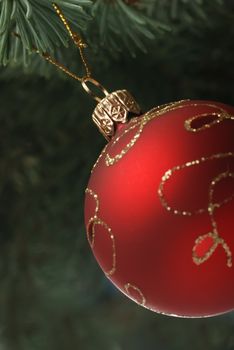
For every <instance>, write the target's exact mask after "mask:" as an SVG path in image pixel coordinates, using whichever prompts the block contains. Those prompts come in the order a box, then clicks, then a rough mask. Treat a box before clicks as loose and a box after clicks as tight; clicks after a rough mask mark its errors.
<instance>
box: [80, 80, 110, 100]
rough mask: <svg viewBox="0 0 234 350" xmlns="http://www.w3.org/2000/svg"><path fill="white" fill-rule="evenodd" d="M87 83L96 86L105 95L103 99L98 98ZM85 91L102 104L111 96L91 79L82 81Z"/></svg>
mask: <svg viewBox="0 0 234 350" xmlns="http://www.w3.org/2000/svg"><path fill="white" fill-rule="evenodd" d="M87 83H91V84H92V85H95V86H96V87H97V88H98V89H99V90H100V91H101V92H102V93H103V94H104V96H103V97H99V96H96V95H95V93H94V92H93V91H92V90H91V89H90V88H89V87H88V85H87ZM81 85H82V86H83V89H84V90H85V91H86V92H87V93H88V94H89V95H90V96H92V97H93V98H94V100H95V101H97V102H100V101H101V100H102V99H103V98H104V97H106V96H108V95H109V92H108V91H107V90H106V89H105V88H104V87H103V86H102V85H101V84H100V83H99V82H98V81H97V80H95V79H93V78H91V77H84V78H83V79H82V81H81Z"/></svg>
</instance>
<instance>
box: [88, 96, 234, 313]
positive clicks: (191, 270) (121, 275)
mask: <svg viewBox="0 0 234 350" xmlns="http://www.w3.org/2000/svg"><path fill="white" fill-rule="evenodd" d="M191 103H197V104H198V106H190V104H191ZM204 103H205V104H206V103H207V104H213V105H214V104H215V105H217V106H219V107H221V108H224V109H225V110H226V111H227V112H228V113H229V114H232V115H234V108H233V107H230V106H226V105H223V104H220V103H216V102H210V101H186V102H182V104H183V105H184V107H183V108H181V109H178V110H174V111H169V112H167V113H165V114H163V115H162V116H159V117H156V118H154V119H152V120H151V121H149V122H148V123H147V125H146V126H145V127H144V129H143V132H142V134H141V135H140V137H139V139H138V140H137V141H136V143H135V145H134V146H133V147H132V148H131V149H130V150H129V151H128V152H127V153H126V154H125V155H124V156H123V157H122V159H120V160H119V161H118V162H116V163H115V164H113V165H111V166H107V165H106V163H105V158H106V154H107V152H108V153H109V154H110V155H111V156H114V155H115V154H117V153H118V152H120V151H121V150H122V149H123V148H124V147H125V146H126V144H127V143H128V142H129V141H130V140H131V139H132V137H133V136H134V134H135V133H136V130H137V128H136V129H134V130H131V131H130V132H129V133H127V134H126V135H125V136H123V137H122V138H121V139H120V140H119V142H118V143H116V144H114V145H113V142H114V140H116V137H118V136H119V135H121V134H122V133H123V132H124V130H126V129H128V128H129V127H130V124H127V125H125V126H124V127H122V128H121V129H120V130H118V131H117V133H116V135H115V137H114V138H113V139H112V140H111V142H110V143H109V144H108V146H107V148H106V150H105V152H104V153H103V155H102V157H101V158H100V160H99V162H98V164H97V166H96V167H95V168H94V170H93V173H92V175H91V177H90V180H89V183H88V188H89V189H91V190H92V191H93V192H94V193H96V194H97V196H98V199H99V209H98V217H99V218H100V220H102V221H103V222H105V223H106V225H108V227H110V228H111V230H112V233H113V235H114V240H115V253H116V270H115V272H114V273H113V275H111V276H108V278H110V279H111V281H112V282H113V283H114V284H115V285H116V286H117V287H118V288H119V289H120V290H121V291H122V292H123V293H125V294H126V295H128V296H129V297H131V298H132V299H133V300H135V301H136V302H138V303H142V302H143V297H142V295H143V296H144V299H145V302H144V306H145V307H147V308H149V309H152V310H153V311H156V312H160V313H166V314H172V315H178V316H185V317H202V316H211V315H215V314H219V313H224V312H227V311H230V310H232V309H234V266H232V267H228V266H227V264H226V261H227V259H226V254H225V251H224V249H223V248H222V247H221V245H219V246H218V247H217V249H216V250H215V252H214V253H213V254H212V255H211V256H210V258H209V259H208V260H207V261H205V262H203V263H202V264H200V265H196V264H195V263H194V261H193V259H192V249H193V247H194V244H195V240H196V239H197V238H198V237H199V236H202V235H205V234H206V233H208V232H210V231H212V227H211V222H210V217H209V215H208V212H204V213H203V214H199V215H192V216H190V217H188V216H180V215H174V214H173V213H172V212H169V211H167V210H166V209H165V208H164V207H163V206H162V204H161V202H160V200H159V196H158V187H159V184H160V181H161V178H162V176H163V175H164V173H165V172H166V171H167V170H168V169H171V168H173V167H174V166H176V165H181V164H184V163H186V162H190V161H192V160H195V159H199V158H201V157H208V156H210V155H213V154H216V153H225V152H234V121H232V120H225V121H224V122H222V123H220V124H216V125H214V126H212V127H211V128H209V129H206V130H202V131H200V132H196V133H192V132H188V131H187V130H186V129H185V127H184V121H185V120H186V119H188V118H191V117H193V116H195V115H197V114H202V113H213V112H217V110H218V109H217V110H216V108H215V107H209V106H204ZM140 118H142V117H140ZM224 171H229V172H232V173H233V172H234V158H228V159H218V160H213V161H208V162H205V163H203V164H200V165H198V166H196V167H192V168H188V169H185V170H183V171H178V172H177V173H175V174H174V175H173V176H172V177H171V179H170V180H169V181H168V182H167V183H166V184H165V196H166V199H167V201H168V202H169V203H170V205H171V206H173V207H174V208H178V209H180V210H183V209H185V210H190V211H192V210H195V209H198V208H201V207H204V208H207V205H208V195H209V185H210V183H211V181H212V179H213V178H215V177H216V176H217V175H218V174H220V173H222V172H224ZM233 193H234V181H233V180H231V179H229V180H226V181H222V182H220V183H219V184H218V185H217V189H216V190H215V192H214V197H215V202H220V201H222V200H223V199H225V198H227V197H228V196H230V195H232V194H233ZM94 210H95V202H94V198H93V197H92V196H91V195H90V194H86V200H85V222H86V225H87V224H88V222H89V220H90V218H91V217H93V216H94V214H95V213H94ZM233 215H234V201H233V200H232V201H230V202H228V203H227V204H225V205H223V206H222V207H221V208H219V209H217V210H216V211H215V219H216V222H217V225H218V229H219V233H220V235H221V237H222V238H223V239H224V240H225V242H226V243H227V244H228V246H229V248H230V250H231V252H232V254H233V265H234V220H233ZM89 235H91V233H89ZM211 245H212V240H211V239H209V238H207V240H205V241H204V242H203V244H202V245H201V246H200V247H199V248H198V250H197V252H198V254H203V252H204V250H206V249H209V248H210V246H211ZM93 253H94V256H95V257H96V259H97V261H98V263H99V265H100V267H101V268H102V269H103V271H104V272H107V271H110V269H111V267H112V264H113V245H112V241H111V239H110V235H109V234H108V232H107V230H106V229H105V228H104V227H103V226H101V225H96V227H95V242H94V245H93ZM127 284H131V285H133V286H135V287H136V288H138V289H139V290H140V291H141V293H142V295H141V294H140V293H139V291H138V289H134V288H133V287H131V288H130V289H128V290H126V288H125V286H126V285H127Z"/></svg>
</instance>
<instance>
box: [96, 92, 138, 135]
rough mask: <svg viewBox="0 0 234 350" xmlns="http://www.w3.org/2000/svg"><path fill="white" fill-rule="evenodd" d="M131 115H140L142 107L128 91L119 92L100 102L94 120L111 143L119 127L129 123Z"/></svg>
mask: <svg viewBox="0 0 234 350" xmlns="http://www.w3.org/2000/svg"><path fill="white" fill-rule="evenodd" d="M129 113H133V114H140V113H141V110H140V107H139V105H138V104H137V102H136V101H135V100H134V98H133V97H132V95H131V94H130V93H129V92H128V91H127V90H118V91H115V92H112V93H110V94H107V95H106V97H104V98H103V99H102V100H100V102H99V103H98V105H97V106H96V108H95V110H94V112H93V115H92V118H93V121H94V123H95V124H96V125H97V127H98V129H99V130H100V132H101V133H102V134H103V136H104V137H105V138H106V139H107V141H110V140H111V138H112V137H113V136H114V134H115V131H116V128H117V125H118V124H119V123H122V124H124V123H127V122H128V116H129Z"/></svg>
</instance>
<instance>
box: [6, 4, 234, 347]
mask: <svg viewBox="0 0 234 350" xmlns="http://www.w3.org/2000/svg"><path fill="white" fill-rule="evenodd" d="M56 3H57V4H58V5H59V6H60V7H61V9H62V10H63V12H64V14H65V16H66V18H67V19H68V21H69V23H70V24H71V26H72V29H73V30H74V31H75V32H77V33H79V34H81V36H82V37H83V38H84V41H85V42H87V43H88V48H87V49H86V55H87V56H88V60H89V62H90V64H91V66H92V72H93V75H94V77H95V78H97V80H98V81H100V82H101V83H102V84H103V85H104V86H105V87H107V88H108V90H110V91H112V90H113V91H114V90H117V89H121V88H126V89H127V90H129V91H130V92H131V93H132V94H133V95H134V96H135V97H136V100H137V101H138V102H139V104H140V105H141V107H142V109H143V110H149V109H150V108H151V107H153V106H156V105H159V104H161V103H166V102H170V101H175V100H180V99H184V98H197V99H198V98H199V99H212V100H218V101H221V102H225V103H229V104H233V102H234V101H233V89H234V70H233V60H234V26H233V23H234V2H233V1H232V0H194V1H189V0H171V1H166V0H93V1H90V0H71V1H68V0H57V2H56ZM36 51H38V52H39V53H37V52H36ZM44 53H48V54H50V55H51V56H52V57H54V58H55V59H56V60H58V61H59V62H61V63H62V64H63V65H65V66H67V67H69V69H71V70H72V71H73V72H77V73H78V74H79V73H80V74H82V69H81V67H82V66H81V61H80V59H79V57H78V52H77V50H76V49H75V47H74V44H73V43H72V41H71V40H70V38H69V35H68V33H67V31H66V29H65V27H64V25H63V23H62V22H61V20H60V19H59V17H58V16H57V14H56V13H55V11H54V9H53V7H52V1H51V0H1V1H0V63H1V68H0V89H1V90H0V91H1V95H0V106H1V109H0V123H1V128H0V132H1V137H0V144H1V148H0V149H1V159H0V178H1V182H0V194H1V207H0V218H1V235H0V238H1V254H0V273H1V278H0V286H1V292H0V320H1V322H0V325H1V328H0V329H1V334H0V348H1V349H3V350H8V349H9V350H29V349H30V350H34V349H35V350H42V349H43V350H46V349H50V350H52V349H56V350H65V349H66V350H68V349H69V350H70V349H72V350H73V349H84V350H94V349H95V350H96V349H97V350H125V349H126V350H131V349H134V350H137V349H143V348H144V349H147V350H153V349H167V350H176V349H178V350H181V349H186V348H188V347H189V348H190V349H191V350H193V349H194V350H202V349H206V350H208V349H212V350H219V349H220V350H221V349H222V350H232V349H234V336H233V326H234V318H233V314H232V313H230V314H228V315H224V316H219V317H217V318H211V319H194V320H184V319H176V318H170V317H166V316H161V315H157V314H154V313H152V312H150V311H147V310H144V309H143V308H140V307H138V306H137V305H135V304H134V303H131V302H130V301H129V300H127V299H126V298H125V297H124V296H122V295H121V294H120V293H119V292H118V291H116V289H115V288H114V287H113V286H112V285H110V284H109V282H108V280H107V279H106V278H105V277H104V276H103V273H102V272H101V271H100V269H99V268H98V267H97V264H96V262H95V260H94V258H93V256H92V253H91V251H90V249H89V247H88V244H87V240H86V235H85V228H84V224H83V199H84V189H85V187H86V184H87V181H88V177H89V173H90V170H91V168H92V165H93V163H94V162H95V160H96V158H97V157H98V155H99V153H100V151H101V149H102V148H103V146H104V144H105V140H104V139H103V138H102V136H101V135H100V134H99V133H98V131H97V130H96V128H95V127H94V125H93V124H92V122H91V114H92V109H93V107H94V104H93V102H92V100H90V99H89V97H87V96H86V95H85V94H84V93H83V90H82V89H81V86H80V84H78V83H77V81H75V80H72V79H69V78H67V76H66V75H65V74H64V73H62V72H60V71H59V70H58V69H56V67H54V66H52V65H50V64H49V63H48V62H47V61H46V60H45V59H43V57H42V56H43V54H44ZM211 297H212V296H211Z"/></svg>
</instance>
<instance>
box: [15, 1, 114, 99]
mask: <svg viewBox="0 0 234 350" xmlns="http://www.w3.org/2000/svg"><path fill="white" fill-rule="evenodd" d="M52 6H53V8H54V10H55V12H56V13H57V15H58V16H59V18H60V19H61V21H62V22H63V24H64V26H65V28H66V30H67V32H68V34H69V36H70V37H71V39H72V41H73V42H74V44H75V45H76V47H77V48H78V50H79V53H80V57H81V61H82V63H83V65H84V68H85V73H86V74H85V75H84V76H83V77H80V76H78V75H77V74H75V73H73V72H71V71H70V70H69V69H68V68H67V67H65V66H64V65H63V64H61V63H59V62H57V61H56V60H55V59H54V58H53V57H51V56H50V55H49V54H48V53H47V52H42V53H41V52H40V51H39V50H38V49H36V48H35V49H34V51H35V52H36V53H38V54H40V55H41V56H42V57H43V58H44V59H45V60H47V61H48V62H49V63H51V64H53V65H54V66H55V67H57V68H58V69H60V70H61V71H62V72H64V73H65V74H67V75H68V76H69V77H71V78H73V79H75V80H78V81H79V82H81V85H82V87H83V88H84V90H85V91H86V92H87V93H88V94H89V95H90V96H92V97H93V98H94V99H95V100H96V101H97V102H100V101H101V100H102V98H101V97H99V96H96V95H95V94H94V93H93V91H91V90H90V88H89V87H88V85H87V83H90V84H92V85H93V86H96V87H97V88H98V89H99V90H100V91H101V92H102V93H103V94H104V96H107V95H109V92H108V91H107V90H106V89H105V88H104V87H103V86H102V85H101V84H100V83H99V82H98V81H97V80H95V79H93V78H92V77H91V71H90V68H89V66H88V63H87V60H86V58H85V55H84V51H83V50H84V49H85V48H86V47H87V44H86V43H85V42H84V41H83V40H82V38H81V37H80V35H78V34H77V33H75V32H73V31H72V30H71V27H70V25H69V24H68V21H67V20H66V18H65V16H64V14H63V13H62V11H61V9H60V8H59V6H58V5H57V4H55V3H52ZM13 34H14V35H15V36H16V37H18V38H20V35H19V34H18V33H13Z"/></svg>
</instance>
